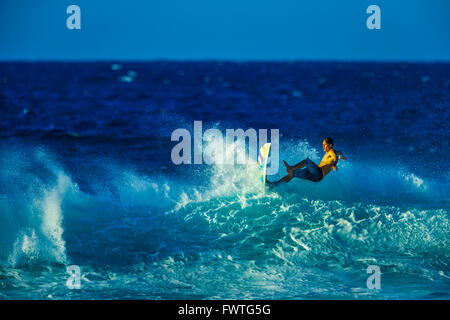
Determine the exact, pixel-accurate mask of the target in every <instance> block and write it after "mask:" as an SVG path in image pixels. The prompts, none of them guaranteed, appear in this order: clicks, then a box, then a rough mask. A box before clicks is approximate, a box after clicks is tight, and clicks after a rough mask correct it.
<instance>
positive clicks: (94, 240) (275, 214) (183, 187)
mask: <svg viewBox="0 0 450 320" xmlns="http://www.w3.org/2000/svg"><path fill="white" fill-rule="evenodd" d="M283 147H284V148H283V150H286V151H285V152H286V154H281V158H283V159H287V160H288V162H292V163H293V162H296V161H298V160H296V159H294V158H293V156H292V155H293V154H295V155H296V157H297V156H298V155H301V156H302V157H305V156H308V157H310V158H312V159H313V160H317V154H318V152H317V151H316V150H315V149H313V148H311V147H310V146H309V144H308V143H307V142H301V143H298V144H291V145H287V146H283ZM2 154H3V155H4V156H3V157H2V159H1V161H0V180H1V182H0V190H1V193H2V194H3V196H2V198H1V199H0V213H1V215H0V223H1V225H2V226H4V227H3V228H4V232H2V234H1V236H0V237H1V254H0V262H1V264H2V265H8V266H11V267H20V266H24V265H30V264H35V263H42V262H44V263H59V264H68V263H79V264H88V265H117V266H119V265H136V264H139V263H158V262H159V261H166V259H169V258H174V257H184V258H186V257H189V259H194V260H195V259H206V260H204V261H205V263H208V262H207V261H208V260H207V259H209V258H211V256H210V255H213V256H214V257H215V258H217V257H219V256H220V257H223V258H224V259H227V260H230V259H231V260H233V261H236V260H238V261H246V262H249V261H253V262H252V263H255V264H257V265H273V266H282V265H295V266H303V267H304V266H307V265H323V266H325V265H327V266H328V267H329V266H331V265H338V266H339V267H341V268H346V267H348V266H351V265H355V264H358V263H361V264H364V263H366V262H367V261H371V260H373V259H381V260H383V258H382V257H383V254H385V253H386V252H390V254H391V255H394V256H413V257H419V256H423V257H425V256H426V257H428V258H430V257H434V258H435V259H436V261H439V262H438V264H439V266H438V267H437V268H438V269H439V270H437V271H436V272H438V271H442V270H445V272H447V271H448V270H449V266H448V264H447V263H444V262H442V261H445V259H443V257H444V258H448V257H449V255H450V253H449V249H448V248H449V246H448V234H450V233H449V230H450V228H449V221H448V212H447V202H446V201H447V199H446V193H445V192H446V191H445V189H444V191H442V188H441V186H439V185H438V184H436V182H433V181H427V180H425V179H422V178H419V177H418V176H417V175H415V174H414V173H411V172H402V171H401V170H399V169H398V168H381V167H370V166H363V165H362V164H359V163H352V162H351V161H348V162H347V163H342V164H341V165H340V168H339V170H338V171H337V172H332V173H330V175H329V176H327V178H326V179H325V180H324V181H322V182H320V183H316V184H315V183H312V182H308V181H301V180H298V179H295V180H293V181H292V182H291V183H289V184H285V185H282V186H281V187H280V188H278V189H275V190H272V191H269V192H265V193H264V192H261V188H260V186H259V185H258V184H257V183H255V181H258V174H259V173H258V170H257V169H256V166H255V165H254V163H252V162H251V161H250V160H249V162H248V163H247V164H244V165H240V166H230V165H211V166H202V167H200V168H199V167H197V166H191V167H189V168H185V169H184V170H183V171H182V172H183V174H182V175H180V171H176V172H172V173H170V174H168V173H166V172H162V171H156V172H154V173H153V174H151V175H143V174H138V173H136V172H135V171H133V170H132V169H129V168H124V167H122V166H121V165H120V164H115V163H114V162H112V161H111V162H109V163H108V162H105V161H103V160H98V159H83V161H87V162H89V161H91V162H92V163H93V166H95V165H99V164H98V163H97V162H98V161H100V162H101V166H102V167H103V169H104V170H103V171H102V172H101V174H100V175H97V176H96V177H94V176H92V177H91V176H89V177H80V176H79V175H80V173H77V174H73V175H72V174H71V173H70V172H67V169H63V168H64V165H62V164H60V163H59V162H58V161H57V160H56V157H55V156H52V155H51V153H50V152H48V151H45V150H44V149H43V148H35V147H33V148H26V147H20V146H16V147H13V148H11V147H8V148H3V149H2ZM285 155H286V157H284V156H285ZM86 174H87V173H86ZM102 175H107V176H102ZM81 180H82V181H84V182H83V183H84V184H86V181H87V186H86V185H84V186H82V185H80V184H79V182H78V181H81ZM446 187H447V188H448V186H446ZM440 188H441V189H440ZM439 189H440V190H439ZM447 190H448V189H447ZM447 194H448V193H447ZM205 255H206V257H209V258H205V257H204V256H205ZM200 257H203V258H200ZM384 259H385V258H384ZM447 261H448V259H447Z"/></svg>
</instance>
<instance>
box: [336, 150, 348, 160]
mask: <svg viewBox="0 0 450 320" xmlns="http://www.w3.org/2000/svg"><path fill="white" fill-rule="evenodd" d="M336 155H337V156H338V158H339V159H342V160H347V158H346V157H345V156H344V155H343V154H342V152H341V151H336Z"/></svg>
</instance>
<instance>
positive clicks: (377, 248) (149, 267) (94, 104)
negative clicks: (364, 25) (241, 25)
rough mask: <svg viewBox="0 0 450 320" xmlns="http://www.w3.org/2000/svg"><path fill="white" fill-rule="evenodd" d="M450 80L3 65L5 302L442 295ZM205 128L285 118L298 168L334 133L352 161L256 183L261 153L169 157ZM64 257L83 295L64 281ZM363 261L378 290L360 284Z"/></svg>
mask: <svg viewBox="0 0 450 320" xmlns="http://www.w3.org/2000/svg"><path fill="white" fill-rule="evenodd" d="M449 75H450V65H449V64H400V63H398V64H393V63H392V64H391V63H386V64H384V63H376V64H371V63H300V62H299V63H220V62H196V63H194V62H192V63H183V62H178V63H175V62H154V63H114V64H113V63H2V64H0V109H1V113H2V114H1V117H0V137H1V142H0V154H1V157H0V228H1V231H2V232H0V246H1V247H0V266H1V267H0V298H2V299H48V298H50V299H52V298H53V299H125V298H132V299H141V298H145V299H215V298H223V299H236V298H243V299H247V298H250V299H251V298H264V299H329V298H332V299H336V298H338V299H339V298H342V299H386V298H393V299H398V298H400V299H448V298H449V296H450V290H449V289H450V265H449V261H450V260H449V258H450V252H449V251H450V249H449V245H448V244H449V237H450V227H449V216H448V208H449V169H448V162H449V160H450V159H449V156H448V154H447V153H448V141H449V138H450V134H449V128H448V123H449V114H450V112H449V107H450V105H449V101H450V77H449ZM194 120H202V121H203V125H204V130H206V129H207V128H217V129H219V130H223V132H224V130H225V129H226V128H243V129H246V128H251V127H252V128H256V129H258V128H267V129H270V128H279V129H280V133H281V137H280V158H281V159H286V160H287V161H288V162H289V163H296V162H298V161H300V160H301V159H303V158H304V157H310V158H311V159H313V160H315V161H318V160H320V157H321V155H322V152H323V151H322V150H321V141H322V139H323V137H325V136H332V137H334V139H335V144H336V146H335V147H336V149H338V150H342V151H343V152H344V154H346V156H347V157H348V158H349V161H347V162H342V161H341V162H340V163H339V170H338V171H337V172H331V173H330V175H329V176H327V177H326V179H325V180H323V181H321V182H320V183H317V184H315V183H312V182H308V181H300V180H298V179H295V180H293V181H292V182H291V183H289V184H287V185H283V186H281V187H279V188H277V189H275V190H272V191H270V192H266V193H262V192H261V190H260V188H259V186H258V185H257V183H256V182H255V181H258V171H257V169H256V167H255V166H254V164H253V163H249V164H247V165H241V166H228V165H184V166H175V165H173V164H172V163H171V161H170V152H171V148H172V147H173V146H174V145H175V143H173V142H171V141H170V135H171V133H172V131H173V130H175V129H177V128H186V129H188V130H192V127H193V121H194ZM205 145H208V143H207V142H205ZM237 149H238V152H244V150H242V149H239V148H238V146H237ZM283 173H284V172H283V168H281V167H280V172H279V174H278V176H281V175H283ZM273 178H276V177H273ZM69 265H78V266H80V268H81V274H82V279H81V285H82V289H81V290H69V289H68V288H67V286H66V281H67V278H68V274H67V273H66V267H67V266H69ZM369 265H377V266H379V267H380V269H381V272H382V275H381V290H369V289H368V288H367V287H366V280H367V277H368V276H369V274H367V273H366V269H367V267H368V266H369Z"/></svg>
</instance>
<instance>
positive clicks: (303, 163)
mask: <svg viewBox="0 0 450 320" xmlns="http://www.w3.org/2000/svg"><path fill="white" fill-rule="evenodd" d="M308 161H311V160H309V158H306V159H305V160H302V161H300V162H299V163H297V164H296V165H295V166H292V167H291V166H289V169H291V170H297V169H302V168H304V167H305V166H306V163H307V162H308Z"/></svg>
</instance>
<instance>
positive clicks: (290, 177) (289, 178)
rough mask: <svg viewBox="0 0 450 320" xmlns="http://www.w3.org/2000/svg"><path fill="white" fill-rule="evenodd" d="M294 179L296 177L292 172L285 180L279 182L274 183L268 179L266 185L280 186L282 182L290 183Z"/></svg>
mask: <svg viewBox="0 0 450 320" xmlns="http://www.w3.org/2000/svg"><path fill="white" fill-rule="evenodd" d="M293 177H294V175H293V174H292V172H291V173H289V174H287V175H285V176H284V177H283V178H281V179H280V180H278V181H273V182H272V181H269V180H267V178H266V183H268V184H271V185H277V184H280V183H282V182H289V181H291V180H292V178H293Z"/></svg>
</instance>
